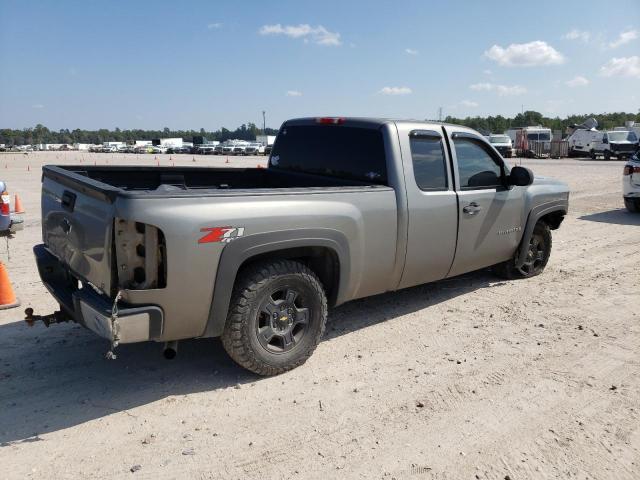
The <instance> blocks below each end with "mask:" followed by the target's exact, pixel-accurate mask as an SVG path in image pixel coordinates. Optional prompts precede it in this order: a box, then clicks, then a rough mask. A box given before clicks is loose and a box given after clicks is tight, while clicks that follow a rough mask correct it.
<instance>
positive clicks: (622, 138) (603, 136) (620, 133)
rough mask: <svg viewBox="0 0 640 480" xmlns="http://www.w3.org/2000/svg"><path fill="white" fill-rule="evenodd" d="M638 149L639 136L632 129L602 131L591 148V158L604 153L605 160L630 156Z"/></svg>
mask: <svg viewBox="0 0 640 480" xmlns="http://www.w3.org/2000/svg"><path fill="white" fill-rule="evenodd" d="M637 150H638V136H637V135H636V132H634V131H632V130H612V131H608V132H600V134H599V135H597V136H596V139H595V141H594V144H593V148H592V150H591V158H593V159H595V158H596V157H597V156H598V155H602V156H603V157H604V159H605V160H611V157H616V158H617V159H618V160H622V159H624V158H630V157H631V156H632V155H633V154H634V153H635V152H636V151H637Z"/></svg>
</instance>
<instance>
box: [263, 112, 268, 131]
mask: <svg viewBox="0 0 640 480" xmlns="http://www.w3.org/2000/svg"><path fill="white" fill-rule="evenodd" d="M266 115H267V112H265V111H264V110H262V134H263V135H266V134H267V117H266Z"/></svg>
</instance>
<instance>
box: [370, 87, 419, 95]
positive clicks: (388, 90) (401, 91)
mask: <svg viewBox="0 0 640 480" xmlns="http://www.w3.org/2000/svg"><path fill="white" fill-rule="evenodd" d="M378 93H379V94H381V95H409V94H411V93H412V90H411V89H410V88H409V87H383V88H381V89H380V91H379V92H378Z"/></svg>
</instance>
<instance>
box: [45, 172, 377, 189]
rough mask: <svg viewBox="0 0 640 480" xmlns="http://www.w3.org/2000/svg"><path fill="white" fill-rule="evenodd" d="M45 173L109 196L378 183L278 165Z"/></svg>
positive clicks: (353, 185) (366, 185) (64, 181)
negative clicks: (288, 168) (309, 172)
mask: <svg viewBox="0 0 640 480" xmlns="http://www.w3.org/2000/svg"><path fill="white" fill-rule="evenodd" d="M44 175H45V176H46V177H49V178H52V179H54V180H56V181H60V182H61V183H64V184H67V185H68V186H74V185H70V184H73V183H78V184H84V185H85V186H90V187H92V189H93V190H98V191H101V192H102V193H104V194H105V195H107V196H109V197H112V196H114V195H118V194H120V195H125V196H131V195H136V194H138V195H139V194H145V195H154V194H155V195H168V196H171V195H184V194H189V192H193V191H194V190H197V191H198V193H199V194H202V193H204V191H207V190H212V191H213V192H212V193H214V194H215V193H222V192H219V190H238V191H246V190H256V189H284V188H288V189H291V188H294V189H295V188H309V187H311V188H327V187H334V188H335V187H368V186H376V184H374V183H366V182H363V181H361V180H355V179H348V178H339V177H331V176H324V175H313V174H308V173H298V172H292V171H287V170H281V169H276V168H208V167H116V166H108V167H102V166H84V165H79V166H78V165H76V166H50V165H47V166H45V167H44Z"/></svg>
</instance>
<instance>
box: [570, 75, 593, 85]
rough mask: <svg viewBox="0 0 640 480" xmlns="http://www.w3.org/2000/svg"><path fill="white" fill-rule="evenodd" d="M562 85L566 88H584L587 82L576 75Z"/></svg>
mask: <svg viewBox="0 0 640 480" xmlns="http://www.w3.org/2000/svg"><path fill="white" fill-rule="evenodd" d="M564 84H565V85H566V86H567V87H571V88H574V87H586V86H587V85H589V80H587V79H586V78H584V77H583V76H581V75H577V76H575V77H573V78H572V79H571V80H567V81H566V82H564Z"/></svg>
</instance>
